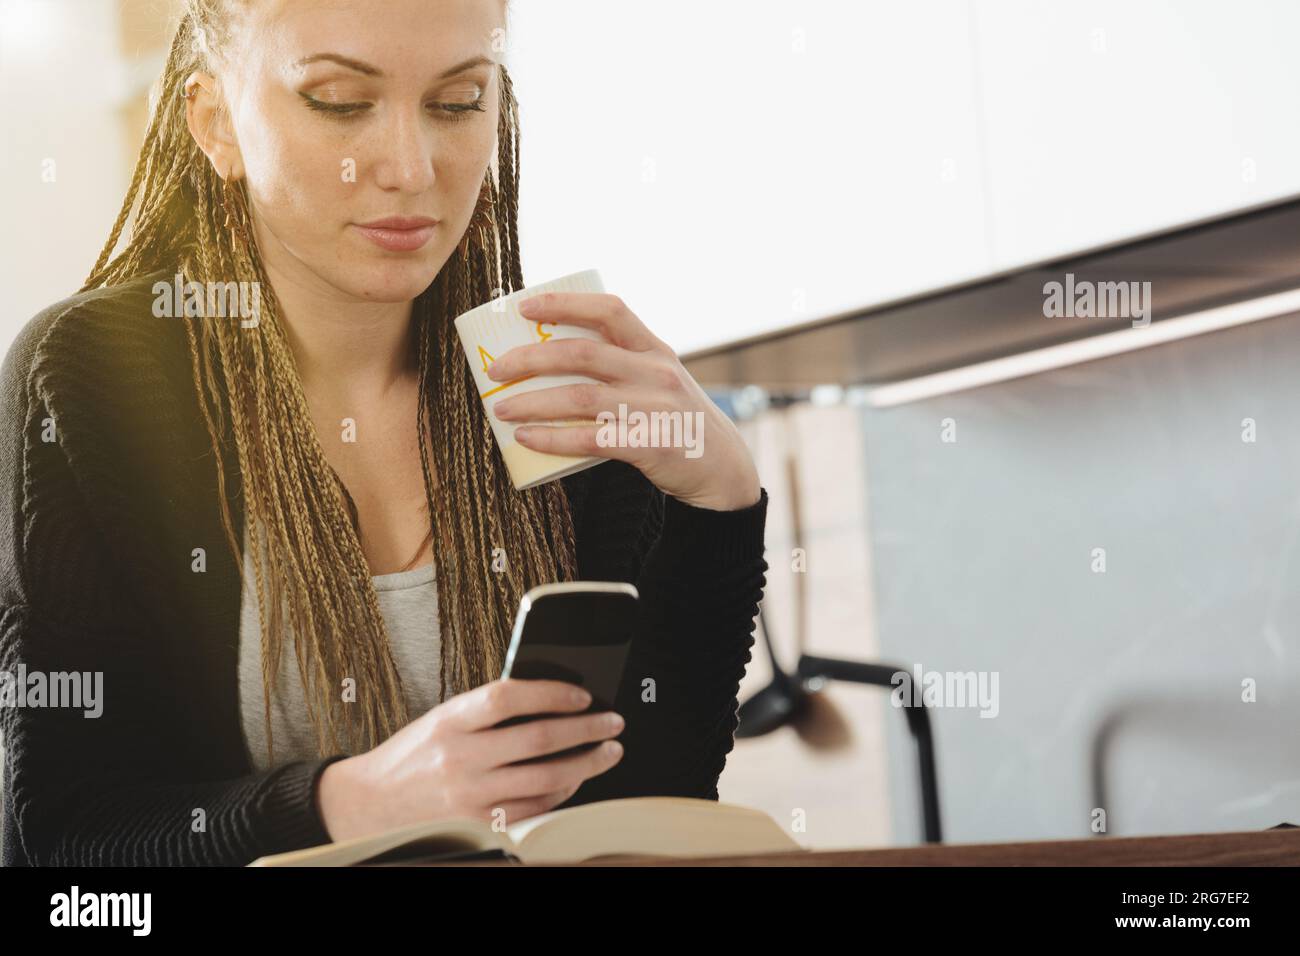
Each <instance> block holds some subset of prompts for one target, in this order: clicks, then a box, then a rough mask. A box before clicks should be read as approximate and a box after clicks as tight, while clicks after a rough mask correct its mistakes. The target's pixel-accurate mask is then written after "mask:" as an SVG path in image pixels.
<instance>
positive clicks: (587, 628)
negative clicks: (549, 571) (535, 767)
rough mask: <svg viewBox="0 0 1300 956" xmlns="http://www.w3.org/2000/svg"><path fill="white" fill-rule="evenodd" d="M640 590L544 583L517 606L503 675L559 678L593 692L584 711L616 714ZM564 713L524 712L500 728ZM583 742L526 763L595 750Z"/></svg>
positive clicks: (583, 583)
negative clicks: (589, 702) (615, 703)
mask: <svg viewBox="0 0 1300 956" xmlns="http://www.w3.org/2000/svg"><path fill="white" fill-rule="evenodd" d="M638 600H639V595H638V594H637V590H636V588H635V587H634V586H633V585H631V584H627V583H625V582H622V581H561V582H556V583H554V584H540V585H538V586H537V587H535V588H533V589H531V590H530V591H529V592H528V593H527V594H525V595H524V596H523V599H522V600H521V601H520V602H519V613H518V614H517V615H516V616H515V627H514V631H513V633H512V634H511V636H510V648H509V650H508V651H507V652H506V664H505V668H504V669H503V670H502V672H501V676H502V677H511V678H515V679H516V680H560V681H565V682H567V683H570V684H577V685H578V686H579V687H581V688H583V689H584V690H586V691H587V692H588V693H589V694H591V704H590V706H588V707H587V709H586V710H584V711H581V713H591V712H594V711H602V710H612V709H613V708H614V700H615V698H616V697H617V696H618V688H619V684H620V683H621V682H622V680H623V667H624V665H625V664H626V663H627V655H628V651H629V650H630V649H631V647H632V631H633V626H634V620H635V614H636V609H637V601H638ZM573 715H574V712H569V713H565V714H523V715H521V716H518V717H510V718H508V719H506V720H503V721H502V722H501V723H499V724H497V725H496V726H497V727H509V726H512V725H514V724H521V723H526V722H527V721H530V720H538V719H541V718H543V717H569V716H573ZM595 746H596V744H595V743H589V744H582V745H580V746H577V747H571V748H569V749H568V750H563V751H560V752H558V753H553V754H545V755H543V756H541V757H537V758H533V759H532V760H527V761H521V762H522V763H534V762H537V761H539V760H554V759H556V758H558V757H566V756H569V755H571V754H575V753H581V752H583V751H585V750H590V749H591V748H592V747H595Z"/></svg>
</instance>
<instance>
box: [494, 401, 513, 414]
mask: <svg viewBox="0 0 1300 956" xmlns="http://www.w3.org/2000/svg"><path fill="white" fill-rule="evenodd" d="M492 410H493V411H494V412H496V413H497V418H509V417H510V403H509V402H508V401H507V402H497V403H496V404H495V405H493V406H492Z"/></svg>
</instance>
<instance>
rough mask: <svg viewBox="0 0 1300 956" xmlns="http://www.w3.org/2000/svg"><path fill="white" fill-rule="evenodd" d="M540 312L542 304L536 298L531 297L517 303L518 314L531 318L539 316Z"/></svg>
mask: <svg viewBox="0 0 1300 956" xmlns="http://www.w3.org/2000/svg"><path fill="white" fill-rule="evenodd" d="M541 312H542V303H541V300H540V299H538V298H537V296H531V297H529V298H527V299H524V301H522V302H520V303H519V314H520V315H526V316H529V317H532V316H534V315H540V314H541Z"/></svg>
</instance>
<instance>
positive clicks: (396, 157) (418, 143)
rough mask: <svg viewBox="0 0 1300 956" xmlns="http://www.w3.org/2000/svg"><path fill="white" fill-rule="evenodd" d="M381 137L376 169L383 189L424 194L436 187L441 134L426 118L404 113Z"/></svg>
mask: <svg viewBox="0 0 1300 956" xmlns="http://www.w3.org/2000/svg"><path fill="white" fill-rule="evenodd" d="M381 137H382V138H381V140H380V142H379V144H378V150H379V161H378V164H377V168H376V178H377V179H378V184H379V185H380V186H381V187H383V188H384V189H400V190H403V191H405V192H422V191H424V190H426V189H428V188H429V187H430V186H431V185H433V154H434V150H435V149H436V148H437V143H436V140H437V133H436V132H435V131H433V130H432V129H430V124H429V121H428V120H427V119H425V117H423V116H422V115H419V114H415V113H411V112H410V111H407V110H400V111H398V113H397V114H396V115H395V117H394V119H393V122H392V123H391V124H390V125H389V126H388V128H387V129H386V130H384V131H383V132H382V133H381Z"/></svg>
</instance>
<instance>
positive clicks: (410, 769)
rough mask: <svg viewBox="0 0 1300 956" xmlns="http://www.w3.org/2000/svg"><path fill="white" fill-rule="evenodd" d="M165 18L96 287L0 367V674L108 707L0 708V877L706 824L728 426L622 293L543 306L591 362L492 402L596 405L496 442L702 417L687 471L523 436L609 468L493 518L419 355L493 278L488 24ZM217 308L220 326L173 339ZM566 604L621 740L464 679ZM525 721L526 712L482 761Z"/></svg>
mask: <svg viewBox="0 0 1300 956" xmlns="http://www.w3.org/2000/svg"><path fill="white" fill-rule="evenodd" d="M185 8H186V9H185V14H184V18H183V20H182V22H181V24H180V27H179V30H178V32H177V35H176V38H175V40H174V42H173V45H172V48H171V52H170V55H169V57H168V60H167V63H166V67H165V71H164V75H163V80H162V87H161V95H160V98H159V100H158V103H157V105H156V108H155V111H154V114H153V117H152V119H151V123H150V127H149V131H148V134H147V137H146V142H145V144H144V146H143V149H142V151H141V154H140V159H139V163H138V165H137V168H136V172H135V176H134V178H133V180H132V183H131V188H130V191H129V193H128V195H127V197H126V199H125V201H124V203H123V206H122V212H121V214H120V216H119V217H118V221H117V222H116V223H115V225H114V228H113V230H112V233H111V235H110V237H109V239H108V242H107V243H106V245H105V247H104V250H103V253H102V254H101V255H100V258H99V261H98V262H97V263H96V264H95V267H94V269H93V270H92V272H91V275H90V277H89V278H88V280H87V281H86V283H85V285H84V287H83V288H82V290H81V291H80V292H79V293H78V294H77V295H75V296H72V297H71V298H69V299H65V300H63V301H62V302H59V303H57V304H56V305H54V306H51V307H50V308H48V309H46V310H44V311H43V312H42V313H40V314H39V315H38V316H36V317H35V318H34V319H33V320H32V321H31V322H29V323H28V325H27V326H26V327H25V329H24V330H23V332H22V334H21V335H20V337H19V339H18V340H17V342H16V343H15V345H14V346H13V348H12V349H11V351H10V353H9V355H8V357H7V358H6V361H5V366H4V374H3V388H4V400H5V405H4V409H5V413H6V415H7V419H6V424H7V426H8V427H7V428H6V429H5V431H4V436H3V440H4V441H5V442H6V446H5V448H4V449H3V453H2V454H0V461H2V462H3V469H4V470H3V478H4V481H5V487H6V489H7V490H8V492H9V504H10V507H8V508H6V509H4V511H5V515H6V517H5V519H4V520H5V521H6V522H7V527H6V528H5V531H6V532H7V534H6V535H5V541H6V543H7V547H8V553H7V554H6V555H5V558H6V560H5V561H4V562H3V574H4V577H3V589H4V590H3V594H2V595H0V598H2V600H3V618H2V619H0V668H2V669H3V670H4V671H6V672H8V673H10V674H11V675H18V674H20V673H21V674H22V675H23V676H22V678H21V680H19V679H18V678H17V677H14V678H11V687H12V688H17V687H18V685H19V684H22V689H23V690H30V689H31V688H32V687H34V686H35V685H36V684H38V683H42V681H43V682H44V683H43V684H42V686H45V687H52V686H54V684H55V683H56V682H58V681H59V679H60V676H59V675H64V677H63V679H64V680H65V681H67V680H70V681H71V683H70V684H65V688H66V687H68V686H72V687H74V688H75V687H79V686H82V685H80V684H77V683H76V678H77V676H78V675H80V676H81V677H82V678H85V679H86V680H87V681H89V676H90V675H102V687H103V692H102V697H103V699H102V707H101V713H100V715H99V716H97V717H89V716H88V714H87V713H86V712H85V708H84V707H82V708H81V709H77V707H76V706H69V705H68V703H67V700H64V701H63V702H61V703H60V702H52V701H51V700H50V698H49V697H47V698H46V700H45V701H44V703H34V701H35V700H36V699H37V697H39V696H40V695H38V694H35V693H31V694H29V695H28V699H27V700H26V702H25V705H23V706H14V707H5V708H0V717H2V719H3V721H4V724H3V731H4V742H5V747H6V751H7V761H6V765H5V822H4V843H3V853H4V858H5V862H6V863H17V864H46V863H59V864H87V863H104V864H175V863H181V864H196V863H212V864H245V863H248V862H249V861H251V860H253V859H255V858H257V857H259V856H262V855H265V854H268V853H275V852H281V851H286V850H290V849H295V848H300V847H305V846H311V845H315V844H319V843H324V842H328V841H330V840H340V839H347V838H349V837H355V836H359V835H363V834H367V833H373V832H376V831H380V830H383V829H387V828H391V827H395V826H399V825H403V824H408V823H413V822H417V821H422V820H431V819H437V818H439V817H451V816H473V817H480V818H484V819H495V820H497V821H498V822H499V821H500V820H501V819H502V818H504V820H505V821H507V822H509V821H514V820H518V819H522V818H525V817H528V816H531V815H534V814H536V813H540V812H544V811H547V810H551V809H555V808H557V807H560V806H567V805H573V804H577V803H582V802H588V801H591V800H597V799H607V798H613V797H623V796H636V795H645V794H678V795H683V796H695V797H703V798H712V799H716V798H717V780H718V775H719V774H720V772H721V770H722V767H723V764H724V761H725V756H726V754H727V753H728V752H729V750H730V749H731V746H732V734H733V732H734V730H735V727H736V693H737V689H738V684H739V680H740V678H741V676H742V674H743V671H744V666H745V663H746V662H747V661H748V660H749V647H750V644H751V641H752V628H753V618H754V615H755V614H756V613H757V603H758V601H759V600H760V599H761V597H762V588H763V585H764V583H765V580H764V576H763V574H764V571H765V570H766V567H767V565H766V562H765V561H764V560H763V557H762V552H763V527H764V518H765V514H766V504H767V493H766V491H765V490H764V489H763V488H761V486H760V484H759V481H758V476H757V472H756V470H755V468H754V464H753V462H752V460H751V458H750V456H749V454H748V452H747V450H746V449H745V446H744V443H743V441H742V440H741V438H740V436H739V434H738V432H737V431H736V429H735V427H734V426H733V425H732V424H731V423H730V422H729V421H728V420H727V419H726V417H725V416H724V415H723V414H722V413H721V412H720V411H719V410H718V409H717V408H716V406H714V405H713V403H712V402H710V401H709V399H708V397H707V396H706V395H705V394H704V393H703V391H702V390H701V389H700V388H699V386H698V385H697V384H696V383H695V382H694V381H693V380H692V379H691V378H690V376H689V375H688V374H687V373H686V371H685V370H684V369H683V368H682V366H681V364H680V362H679V361H678V360H677V358H676V356H675V355H674V354H673V352H672V350H671V349H669V348H668V347H667V346H666V345H665V344H664V343H663V342H662V341H661V340H659V339H658V338H657V337H656V336H654V335H653V334H652V333H651V332H650V330H649V329H648V328H647V327H646V326H645V324H644V323H643V322H642V321H641V320H640V318H638V317H637V316H636V315H635V314H633V313H632V312H631V311H629V310H628V309H627V307H626V306H625V305H624V304H623V303H622V302H621V300H619V299H618V298H616V297H614V296H609V295H595V294H586V295H582V294H567V295H559V296H551V297H545V300H544V301H543V302H542V303H541V304H542V305H543V307H544V309H545V312H544V316H545V318H547V319H548V320H550V321H555V322H562V323H572V324H578V325H586V326H588V327H591V328H595V329H598V330H599V331H601V332H602V333H603V336H604V338H605V339H606V340H607V341H608V343H609V344H607V345H601V346H600V347H599V348H596V349H592V350H590V351H587V350H583V349H582V348H581V347H579V349H578V350H577V351H574V350H572V348H571V347H570V346H569V345H568V344H567V343H564V342H554V343H548V345H547V347H546V348H545V349H536V348H521V349H516V350H512V351H511V352H510V353H507V354H506V355H505V356H500V357H498V361H497V362H496V365H495V366H494V371H495V374H497V375H498V377H500V378H501V379H502V380H507V379H508V378H514V377H518V376H522V375H531V374H559V373H566V372H583V373H586V374H589V375H591V376H592V377H594V378H596V379H598V380H599V381H600V384H599V385H598V386H596V387H594V388H591V389H582V388H579V389H573V388H555V389H546V390H542V391H538V392H536V393H533V394H531V395H528V396H526V397H519V398H517V399H515V400H514V401H512V403H511V404H512V405H513V406H514V407H513V408H512V410H511V420H513V421H518V422H520V423H522V422H526V421H528V420H530V419H533V420H536V419H555V418H588V419H594V418H595V416H596V414H597V412H598V410H599V409H605V408H609V409H614V408H617V407H618V405H619V403H620V402H626V403H627V404H628V407H629V408H632V409H644V410H651V409H663V410H677V411H683V412H686V413H691V414H693V413H696V412H702V413H703V414H704V416H705V418H704V421H705V431H706V432H707V442H706V443H705V445H704V448H705V451H706V454H704V455H703V456H702V457H697V458H688V457H686V456H685V455H684V454H683V453H682V450H681V449H674V448H603V447H602V448H599V449H597V446H596V443H595V432H596V426H595V425H594V424H593V425H592V426H591V427H590V428H584V427H575V428H565V429H558V428H557V429H551V428H546V427H541V428H540V429H538V430H537V431H536V432H535V434H534V435H533V436H532V437H523V436H521V438H520V440H521V441H522V442H523V443H525V444H526V445H528V446H529V447H532V448H535V449H538V450H540V451H545V452H556V453H566V454H591V453H595V454H599V455H600V456H602V457H606V458H609V459H611V460H610V461H608V462H605V463H603V464H601V465H599V466H597V467H595V468H591V469H587V470H586V471H583V472H579V473H578V474H576V475H572V476H569V477H567V478H564V479H562V480H560V481H554V482H551V483H549V484H546V485H542V486H540V487H537V488H533V489H529V490H527V491H524V492H518V491H516V490H514V488H513V486H512V484H511V482H510V480H509V477H508V475H507V473H506V471H505V468H504V465H503V462H502V459H501V457H500V454H499V453H498V452H497V450H496V446H495V444H494V441H493V438H492V435H491V429H490V423H489V422H488V420H487V418H486V414H485V412H484V410H483V405H482V402H481V401H480V400H479V399H478V397H477V394H476V392H475V389H474V385H473V381H472V378H471V377H470V374H469V369H468V366H467V363H466V361H465V359H464V356H463V353H461V352H459V348H460V347H459V345H458V343H457V341H456V338H455V334H454V330H453V326H452V324H451V320H452V319H453V318H454V317H455V316H456V315H459V314H460V313H462V312H464V311H467V310H468V309H470V308H472V307H473V306H475V305H477V304H480V303H482V302H485V301H487V300H488V299H489V298H491V296H492V295H493V294H498V290H500V291H503V292H509V291H512V290H513V289H517V288H520V287H522V285H523V280H522V276H521V274H520V267H519V249H518V238H517V231H516V213H517V186H518V164H519V154H518V147H517V142H518V121H517V116H516V107H515V100H514V96H513V93H512V90H511V85H510V79H509V76H508V75H507V73H506V70H505V68H504V67H503V66H501V65H500V64H499V62H498V59H499V58H498V57H497V56H496V55H495V51H497V50H499V49H500V42H499V40H500V37H501V36H502V35H503V30H504V26H505V18H506V13H507V10H506V4H505V3H504V2H502V0H474V2H470V3H458V4H430V3H427V2H426V0H402V2H392V0H388V2H385V3H383V4H376V3H373V2H364V0H356V2H351V3H336V4H328V5H318V4H300V3H293V2H287V0H258V2H239V0H188V2H186V3H185ZM494 158H495V163H494V162H493V159H494ZM137 203H138V208H136V209H135V214H134V220H133V228H132V230H131V233H130V239H129V241H128V242H127V243H126V245H125V248H124V249H123V251H121V252H120V253H119V254H118V255H116V257H113V252H114V250H115V248H116V246H117V242H118V239H119V236H120V235H121V233H122V228H123V225H124V223H125V221H126V219H127V218H128V216H129V215H130V214H131V211H132V209H133V208H135V207H136V205H137ZM430 220H436V224H433V225H430V224H429V221H430ZM186 283H197V285H195V286H188V285H186ZM227 284H230V285H229V286H227ZM213 288H218V289H226V288H229V289H232V290H235V289H237V290H238V292H239V293H240V294H239V295H236V296H232V298H231V300H230V302H231V303H232V304H233V303H238V304H240V305H242V306H243V308H242V309H239V308H232V309H231V310H230V311H229V312H222V313H221V314H215V315H214V314H212V313H211V311H210V310H209V311H205V310H204V307H203V305H204V301H205V300H204V298H203V295H202V293H203V292H204V290H207V295H208V298H207V299H206V302H207V303H208V304H209V305H211V303H212V301H213V299H212V298H211V294H212V292H211V290H212V289H213ZM173 289H177V290H180V291H181V292H182V295H180V296H176V295H173V294H172V292H173ZM190 289H198V290H199V291H200V293H201V294H200V295H199V296H198V298H197V300H195V299H194V298H193V297H192V296H188V295H186V294H184V293H185V292H187V291H189V290H190ZM250 305H251V306H252V308H251V310H250V308H249V306H250ZM586 344H590V343H586ZM574 578H585V579H605V580H627V581H631V582H634V583H636V584H637V585H638V589H639V591H640V593H641V595H642V601H641V610H640V612H639V613H640V617H639V620H638V625H637V631H636V635H635V639H634V641H633V646H632V651H631V653H630V655H629V661H628V665H627V670H626V672H625V677H624V682H623V686H622V688H621V690H620V693H619V697H618V700H617V702H616V707H615V710H616V712H617V715H609V714H583V713H581V712H582V710H583V709H584V707H585V706H586V700H585V699H584V698H583V697H582V695H581V693H578V692H576V691H575V688H574V687H573V686H572V685H569V684H565V683H561V682H558V681H511V680H499V679H497V677H498V675H499V674H500V672H501V668H502V663H503V659H504V651H505V644H506V640H507V639H508V636H509V632H510V627H511V623H512V620H513V616H514V613H515V610H516V608H517V607H518V603H519V599H520V597H521V596H522V594H523V593H524V592H525V591H526V590H527V589H528V588H530V587H532V586H534V585H535V584H538V583H542V582H544V581H551V580H567V579H574ZM271 595H278V596H279V597H280V598H281V601H272V600H270V596H271ZM431 622H432V624H433V627H432V628H431V626H430V624H431ZM431 630H432V631H433V634H432V635H431V634H430V631H431ZM33 675H37V676H33ZM66 675H72V677H71V678H68V677H67V676H66ZM84 686H86V687H90V686H93V684H92V683H89V682H88V683H85V685H84ZM82 703H84V701H83V702H82ZM523 714H546V715H551V716H547V717H545V718H543V719H540V720H537V721H534V722H531V723H525V724H519V725H514V726H510V727H505V728H495V729H494V726H495V725H496V724H498V723H500V722H501V721H502V720H503V719H505V718H507V717H511V716H518V715H523ZM565 715H567V716H565ZM615 738H617V739H615ZM598 741H604V742H605V743H604V745H603V746H602V747H597V748H592V749H588V750H586V751H585V752H583V753H580V754H579V755H577V756H565V757H562V758H561V757H557V758H554V759H552V760H549V761H543V762H541V763H529V764H526V765H520V761H524V760H528V759H530V758H535V757H539V756H544V755H546V754H554V753H557V752H559V751H562V750H566V749H568V748H570V747H574V746H575V745H578V744H582V743H589V742H598Z"/></svg>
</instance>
